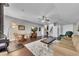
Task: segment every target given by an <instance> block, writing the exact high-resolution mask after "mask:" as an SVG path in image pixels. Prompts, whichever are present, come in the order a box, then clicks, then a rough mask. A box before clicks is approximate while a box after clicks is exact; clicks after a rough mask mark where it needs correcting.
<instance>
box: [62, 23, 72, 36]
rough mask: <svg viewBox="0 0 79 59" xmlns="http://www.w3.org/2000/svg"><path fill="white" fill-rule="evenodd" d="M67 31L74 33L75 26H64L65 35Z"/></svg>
mask: <svg viewBox="0 0 79 59" xmlns="http://www.w3.org/2000/svg"><path fill="white" fill-rule="evenodd" d="M67 31H73V24H68V25H63V32H62V34H63V35H64V34H65V33H66V32H67Z"/></svg>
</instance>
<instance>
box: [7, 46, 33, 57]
mask: <svg viewBox="0 0 79 59" xmlns="http://www.w3.org/2000/svg"><path fill="white" fill-rule="evenodd" d="M8 55H9V56H34V55H33V54H32V53H31V52H30V51H29V50H28V49H27V48H26V47H24V48H21V49H19V50H16V51H14V52H11V53H9V54H8Z"/></svg>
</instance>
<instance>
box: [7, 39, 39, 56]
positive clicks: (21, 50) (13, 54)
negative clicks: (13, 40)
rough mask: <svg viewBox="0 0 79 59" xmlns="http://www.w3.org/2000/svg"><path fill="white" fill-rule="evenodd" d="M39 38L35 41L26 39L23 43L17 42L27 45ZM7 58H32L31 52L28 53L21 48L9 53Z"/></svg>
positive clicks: (25, 49) (24, 48)
mask: <svg viewBox="0 0 79 59" xmlns="http://www.w3.org/2000/svg"><path fill="white" fill-rule="evenodd" d="M39 39H40V38H37V39H28V40H26V41H24V42H18V43H21V44H23V45H24V44H27V43H30V42H33V41H36V40H39ZM8 56H34V55H33V54H32V52H31V51H29V50H28V49H27V48H26V47H23V48H21V49H18V50H16V51H13V52H10V53H9V54H8Z"/></svg>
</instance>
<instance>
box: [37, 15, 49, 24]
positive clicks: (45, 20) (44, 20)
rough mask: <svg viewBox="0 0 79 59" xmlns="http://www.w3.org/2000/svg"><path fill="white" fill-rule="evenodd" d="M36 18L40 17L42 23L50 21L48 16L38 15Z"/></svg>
mask: <svg viewBox="0 0 79 59" xmlns="http://www.w3.org/2000/svg"><path fill="white" fill-rule="evenodd" d="M38 19H40V20H41V22H42V23H49V22H50V20H49V18H48V17H46V16H42V17H40V18H38Z"/></svg>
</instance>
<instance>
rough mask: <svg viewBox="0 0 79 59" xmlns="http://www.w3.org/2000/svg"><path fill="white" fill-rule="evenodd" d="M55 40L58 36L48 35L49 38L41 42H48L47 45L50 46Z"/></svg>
mask: <svg viewBox="0 0 79 59" xmlns="http://www.w3.org/2000/svg"><path fill="white" fill-rule="evenodd" d="M55 40H56V37H48V38H43V39H42V40H41V42H42V43H45V44H47V47H49V46H50V45H51V43H52V42H53V41H55Z"/></svg>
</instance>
